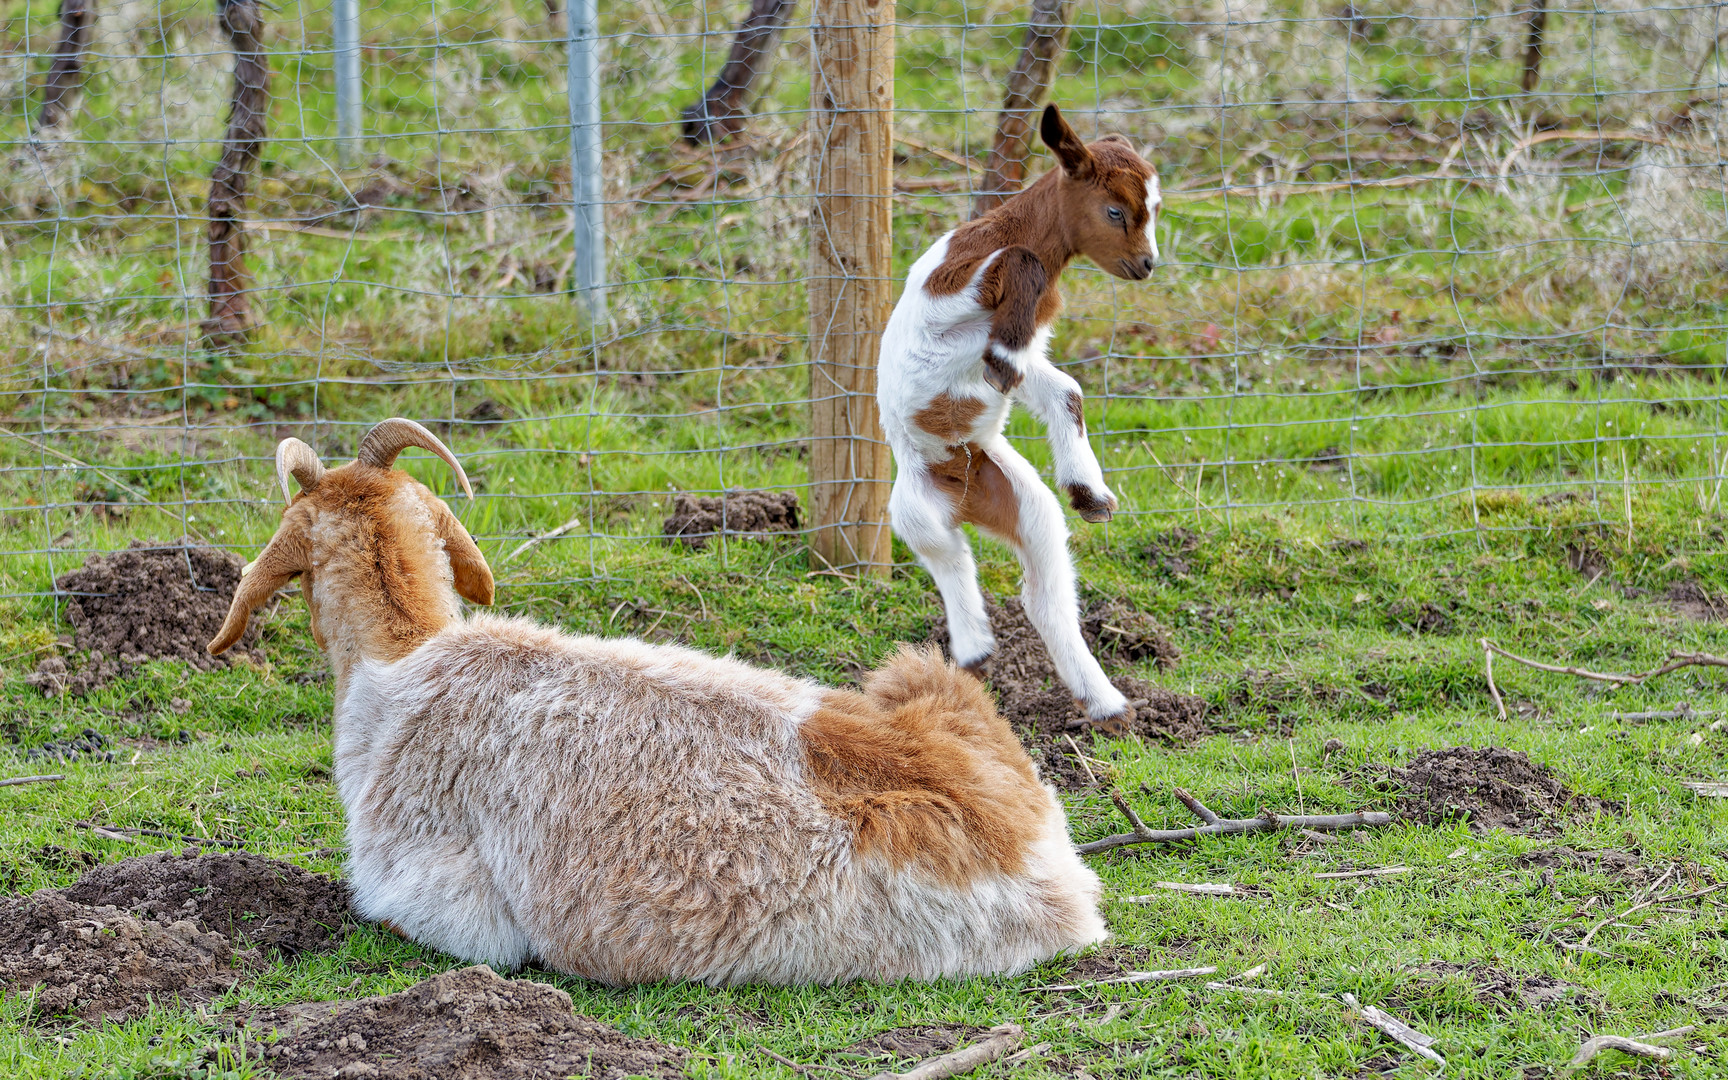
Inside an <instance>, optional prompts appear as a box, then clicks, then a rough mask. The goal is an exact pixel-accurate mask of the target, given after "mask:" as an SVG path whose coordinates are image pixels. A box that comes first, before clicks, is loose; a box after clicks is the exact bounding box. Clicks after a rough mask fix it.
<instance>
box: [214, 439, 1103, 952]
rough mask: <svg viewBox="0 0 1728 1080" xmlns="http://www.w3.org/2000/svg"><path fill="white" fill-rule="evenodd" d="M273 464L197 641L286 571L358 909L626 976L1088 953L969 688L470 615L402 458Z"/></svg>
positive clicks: (933, 675) (438, 934)
mask: <svg viewBox="0 0 1728 1080" xmlns="http://www.w3.org/2000/svg"><path fill="white" fill-rule="evenodd" d="M410 446H418V447H423V448H425V449H427V450H430V451H432V452H433V453H435V454H437V455H438V456H439V457H441V458H443V459H444V461H446V462H447V463H448V464H449V465H450V467H451V468H452V469H454V470H455V472H456V477H457V479H458V480H459V481H460V482H461V486H462V488H463V489H464V490H465V491H466V490H467V489H468V480H467V477H466V476H465V475H464V474H463V472H462V467H461V465H459V464H458V463H457V461H456V459H455V457H454V456H453V455H451V453H450V451H449V450H448V449H446V448H445V446H444V444H443V443H441V442H439V441H438V439H437V438H436V437H435V436H433V435H432V433H431V432H429V431H427V430H426V429H425V428H423V427H421V426H420V425H419V424H416V423H414V422H413V421H410V420H402V419H392V420H386V421H384V422H383V423H381V424H379V425H378V426H377V427H375V428H373V429H372V430H371V431H370V432H369V433H368V434H367V435H366V437H365V439H364V440H363V441H362V442H361V444H360V452H359V457H358V460H356V461H354V462H353V463H351V464H348V465H344V466H342V467H340V468H336V469H330V470H326V469H325V468H324V467H323V466H322V465H321V464H319V461H318V458H317V456H316V455H315V454H314V453H313V451H312V449H311V448H310V447H309V446H307V445H306V444H305V443H302V442H300V441H299V440H297V439H285V440H283V442H282V443H281V445H280V446H278V447H277V451H276V464H277V473H278V476H279V478H280V479H281V482H282V489H283V494H284V495H285V496H286V495H288V493H289V490H290V489H289V485H288V478H289V477H290V476H292V477H294V478H295V479H296V480H298V481H299V484H300V493H299V494H298V495H294V496H292V498H291V501H290V502H289V505H288V508H287V510H286V511H284V513H283V515H282V522H281V524H280V525H279V526H278V527H277V529H276V535H275V536H274V537H273V538H272V539H271V540H270V543H269V544H268V545H267V546H266V547H265V548H264V550H263V551H262V552H261V553H260V554H259V556H258V558H257V560H256V561H254V562H253V563H252V564H250V565H249V566H248V567H247V569H246V571H245V573H244V575H243V576H242V578H241V581H240V585H239V587H238V588H237V589H236V590H235V594H234V600H233V605H232V607H231V608H230V610H229V613H228V618H227V621H226V623H225V624H224V625H223V627H222V630H221V632H220V633H219V634H218V635H217V636H216V639H215V640H214V641H212V642H211V643H210V651H211V652H212V653H220V652H221V651H222V650H224V649H226V648H228V647H229V646H231V645H233V644H234V642H235V641H237V640H238V639H239V637H240V635H241V632H242V631H243V630H244V629H245V627H246V621H247V619H248V618H249V617H250V615H251V612H252V611H253V610H255V609H256V608H257V607H258V606H259V605H260V604H262V603H264V601H265V600H267V599H268V598H269V597H270V596H271V595H272V594H273V593H274V592H276V590H277V589H279V588H281V587H282V586H283V585H285V584H286V583H287V582H288V581H290V580H291V579H293V578H294V577H295V576H296V575H299V576H300V577H301V590H302V593H303V594H304V595H305V596H306V598H307V602H308V604H309V605H310V608H311V615H312V636H313V637H314V638H315V639H316V640H317V642H318V645H319V647H320V648H322V649H323V650H324V651H325V652H326V654H328V656H329V658H330V664H331V668H332V671H333V673H334V676H335V683H336V715H335V728H336V745H335V755H336V782H337V786H338V788H339V790H340V794H341V798H342V804H343V808H344V810H345V812H346V816H347V826H348V853H349V863H348V874H349V878H350V880H351V883H352V885H353V889H354V900H355V906H356V908H357V909H358V910H359V911H360V912H361V914H363V915H365V916H367V917H369V918H372V919H376V920H380V921H386V922H388V923H391V924H393V925H394V926H395V927H396V928H397V929H399V930H400V931H401V932H402V933H404V934H405V935H406V936H408V937H410V938H413V939H414V940H416V941H421V942H424V943H425V944H428V945H431V946H435V947H437V948H439V949H442V950H444V951H445V952H448V953H451V954H453V955H455V956H458V957H461V958H463V959H465V960H470V961H484V962H487V963H491V964H494V965H501V966H503V967H516V966H518V965H521V964H523V963H525V962H527V961H528V960H530V959H533V960H535V961H537V962H539V963H541V964H543V965H545V966H547V967H550V968H554V969H557V970H559V971H565V972H569V973H571V974H576V975H583V976H587V977H589V978H592V979H597V980H600V981H602V982H606V983H612V984H616V985H622V984H628V983H639V982H651V981H656V980H663V979H667V980H672V979H691V980H700V981H704V982H709V983H715V984H730V983H746V982H767V983H806V982H817V983H831V982H839V981H844V980H850V979H883V980H891V979H900V978H920V979H927V978H936V977H939V976H957V975H968V974H985V973H998V972H1002V973H1006V972H1015V971H1020V970H1023V969H1025V968H1026V967H1028V966H1030V965H1032V964H1034V963H1036V962H1038V961H1040V960H1043V959H1046V958H1048V957H1050V956H1053V955H1055V954H1057V953H1060V952H1063V951H1066V950H1072V949H1077V948H1079V947H1081V946H1084V945H1087V944H1090V943H1092V942H1096V941H1100V940H1102V939H1103V938H1104V936H1105V930H1104V924H1103V921H1102V920H1101V919H1100V917H1099V915H1098V910H1097V908H1098V896H1099V886H1098V879H1097V877H1096V876H1095V875H1094V874H1093V873H1092V872H1091V871H1090V870H1089V869H1087V868H1086V866H1085V865H1084V864H1083V863H1082V862H1081V861H1080V858H1079V856H1078V855H1077V854H1076V853H1075V851H1074V847H1073V845H1072V844H1070V843H1069V840H1068V834H1067V822H1066V820H1065V819H1064V816H1063V813H1062V810H1061V807H1060V806H1059V805H1058V803H1057V801H1056V798H1055V793H1054V792H1053V791H1052V790H1051V789H1049V788H1047V787H1045V786H1044V785H1042V784H1040V783H1039V781H1038V777H1037V773H1036V771H1035V770H1034V768H1033V765H1032V762H1031V760H1030V759H1029V758H1028V757H1027V756H1026V752H1025V750H1024V749H1022V748H1021V746H1020V744H1019V742H1018V741H1016V739H1015V738H1014V735H1013V733H1012V732H1011V731H1010V730H1009V729H1008V725H1007V724H1006V723H1005V722H1004V721H1003V720H1002V718H1001V717H1000V716H998V715H997V713H996V710H995V707H994V705H993V704H992V702H991V700H990V698H989V696H988V695H987V694H986V693H985V691H984V689H983V687H982V686H981V685H979V683H978V682H977V680H975V679H973V678H972V677H971V676H969V675H966V674H965V673H963V672H961V671H960V670H959V669H958V668H955V667H954V666H953V665H951V664H948V663H945V662H944V661H943V660H942V659H941V658H940V657H939V656H937V655H936V654H934V653H932V652H928V651H924V652H921V651H916V650H912V649H908V648H903V649H902V650H901V651H900V652H899V653H898V654H897V655H896V656H894V657H893V658H892V659H890V660H889V661H888V662H887V663H886V664H884V665H883V666H882V667H881V668H879V669H878V670H877V671H876V672H875V673H874V674H872V675H871V677H870V679H869V680H868V682H867V684H866V686H865V689H864V692H863V693H855V692H851V691H845V690H831V689H828V688H826V687H823V686H820V685H818V684H816V683H813V682H810V681H808V680H804V679H795V678H791V677H789V676H786V675H783V674H780V673H778V672H773V671H764V670H762V669H759V668H754V667H750V666H749V665H747V664H744V663H741V662H739V661H737V660H734V659H731V658H721V657H714V656H709V655H706V654H704V653H700V652H695V651H692V650H690V649H682V648H675V647H670V646H663V645H650V644H647V643H645V642H642V641H638V640H634V639H627V638H626V639H606V640H603V639H600V638H593V637H573V636H571V635H568V634H564V633H560V632H559V631H557V630H554V629H550V628H548V627H544V626H539V625H536V624H535V623H533V622H530V621H528V620H526V619H505V618H498V617H495V616H491V615H483V614H482V615H475V616H471V617H466V618H465V617H463V616H462V615H461V613H460V612H459V610H458V605H457V600H456V597H457V596H458V595H461V596H462V597H465V598H466V599H468V600H470V601H473V602H475V603H479V604H486V603H490V602H491V600H492V573H491V570H490V569H489V568H488V567H487V565H486V561H485V559H484V558H483V557H482V556H481V554H480V550H479V548H477V547H476V546H475V544H474V541H473V540H472V539H471V538H470V537H469V536H468V533H467V532H466V531H465V530H464V529H463V528H462V525H461V523H460V522H458V521H457V520H456V517H455V515H454V514H452V513H451V512H450V510H449V508H447V507H446V506H445V505H444V504H443V503H442V502H441V501H439V499H438V498H437V497H435V496H434V495H433V494H432V493H431V492H430V491H429V490H427V489H426V488H425V487H424V486H422V485H421V484H419V483H418V482H416V481H415V480H414V479H413V478H411V477H410V476H409V475H408V474H407V473H405V472H402V471H400V470H398V469H394V468H392V463H393V462H394V461H395V459H396V456H397V454H398V453H400V452H401V451H402V450H403V449H405V448H407V447H410Z"/></svg>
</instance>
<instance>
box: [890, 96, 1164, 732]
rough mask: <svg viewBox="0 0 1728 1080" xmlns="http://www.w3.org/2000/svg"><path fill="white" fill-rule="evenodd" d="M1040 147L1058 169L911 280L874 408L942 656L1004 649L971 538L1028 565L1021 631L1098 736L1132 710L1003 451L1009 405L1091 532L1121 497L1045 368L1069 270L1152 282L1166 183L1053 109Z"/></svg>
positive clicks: (1060, 535) (1051, 528) (1121, 148)
mask: <svg viewBox="0 0 1728 1080" xmlns="http://www.w3.org/2000/svg"><path fill="white" fill-rule="evenodd" d="M1040 134H1041V135H1042V136H1043V138H1044V142H1045V143H1046V145H1048V146H1049V147H1050V149H1051V150H1053V151H1054V152H1055V154H1056V160H1057V161H1058V162H1059V163H1060V165H1061V168H1060V169H1057V170H1054V171H1052V172H1049V173H1047V174H1045V175H1044V176H1042V177H1040V178H1039V179H1038V181H1037V182H1035V183H1034V184H1032V186H1031V187H1029V188H1027V189H1026V190H1025V191H1022V192H1021V193H1020V194H1018V195H1015V196H1014V197H1013V198H1011V199H1009V200H1008V201H1007V202H1005V203H1003V204H1002V205H1001V206H998V207H997V208H996V209H995V210H993V211H991V212H990V213H988V214H986V215H984V216H983V217H981V218H978V219H977V220H976V221H972V222H969V223H967V224H965V225H962V226H961V227H960V228H958V229H955V230H954V231H953V232H950V233H948V234H947V235H945V236H943V237H942V238H941V239H939V240H937V241H936V243H935V244H934V245H933V246H932V247H931V248H930V250H929V251H926V252H925V253H924V254H923V256H922V257H920V258H919V260H918V261H917V262H916V263H914V264H913V265H912V270H911V272H910V273H909V274H908V275H907V278H906V289H905V292H903V293H902V294H901V296H900V302H899V304H897V305H896V306H895V308H894V314H893V315H892V316H891V317H890V318H889V320H888V326H887V328H886V329H885V330H884V331H883V334H882V354H881V360H880V363H879V365H878V376H877V377H878V380H879V384H878V390H877V399H878V401H879V403H880V406H881V414H882V428H883V431H884V432H885V433H886V435H887V437H888V444H889V446H890V447H892V448H893V451H894V460H895V462H896V465H897V467H898V474H897V476H896V478H895V481H894V490H893V494H892V496H891V497H890V500H889V504H888V506H889V516H890V518H891V519H892V521H893V524H894V532H895V534H896V535H897V536H899V537H900V538H901V539H902V540H904V541H905V542H906V545H907V546H908V547H910V548H911V549H912V550H913V551H914V552H915V553H916V554H917V555H918V559H919V561H920V562H922V563H923V564H924V566H925V567H926V568H928V569H929V571H930V574H931V576H932V577H934V578H935V579H936V586H937V588H938V589H940V590H941V593H942V603H943V606H944V607H945V608H946V609H947V613H948V633H949V644H950V649H951V652H952V655H953V656H954V659H955V660H956V661H958V662H959V663H960V664H961V665H962V666H963V667H966V668H968V669H970V670H973V671H975V672H977V671H981V670H982V668H983V665H984V663H985V661H987V660H988V659H989V658H990V655H991V653H993V652H994V651H995V649H996V639H995V635H993V634H992V633H991V630H990V620H989V617H988V616H987V615H986V614H985V611H984V596H983V594H982V593H980V592H979V590H978V573H977V568H976V567H975V566H974V564H973V561H972V549H971V546H970V545H969V544H968V543H967V542H966V534H965V533H964V532H962V531H961V530H960V525H961V523H962V522H970V523H971V524H973V525H975V526H977V527H978V528H980V529H982V530H983V531H984V532H986V533H989V534H990V535H993V536H996V537H998V538H1000V539H1002V540H1005V541H1006V542H1007V543H1008V544H1009V545H1010V546H1011V547H1012V548H1013V549H1014V553H1015V555H1016V556H1018V557H1019V560H1020V565H1021V568H1022V573H1023V576H1024V583H1023V586H1022V593H1021V595H1022V598H1023V602H1024V604H1025V609H1026V616H1027V618H1028V619H1030V620H1031V622H1032V625H1033V626H1035V627H1037V629H1038V633H1039V636H1041V637H1042V638H1043V639H1044V644H1045V647H1046V648H1047V649H1048V650H1049V653H1050V660H1051V662H1052V663H1053V664H1054V665H1055V668H1056V672H1057V674H1058V675H1060V676H1061V677H1062V681H1063V682H1064V683H1065V684H1067V686H1068V689H1069V690H1070V691H1071V692H1072V693H1073V694H1074V696H1075V698H1077V699H1078V700H1079V701H1080V704H1081V705H1082V706H1083V707H1084V708H1085V710H1086V716H1087V718H1088V719H1089V720H1091V721H1094V722H1108V721H1113V720H1119V719H1120V718H1121V717H1122V716H1123V714H1124V713H1125V712H1126V709H1127V702H1126V701H1125V700H1124V699H1123V697H1122V694H1121V692H1120V691H1118V690H1117V689H1116V688H1115V687H1114V686H1112V685H1111V684H1110V680H1109V679H1107V678H1105V676H1104V670H1103V669H1102V668H1100V667H1099V666H1098V661H1097V660H1096V659H1094V658H1093V656H1092V654H1091V652H1090V651H1089V650H1088V649H1087V648H1086V641H1085V639H1084V638H1083V637H1082V636H1081V634H1080V610H1079V600H1078V597H1077V596H1076V594H1075V580H1074V565H1073V563H1072V562H1071V561H1070V560H1069V557H1068V529H1067V526H1066V525H1065V524H1064V522H1063V520H1062V508H1061V506H1060V505H1059V504H1058V503H1057V501H1056V498H1055V496H1054V495H1052V494H1051V492H1050V490H1049V489H1048V488H1047V487H1045V486H1044V482H1043V480H1042V479H1040V478H1039V476H1038V470H1037V469H1035V468H1033V467H1032V466H1031V464H1029V463H1028V462H1027V461H1026V459H1025V458H1023V457H1021V456H1020V454H1019V453H1018V452H1016V451H1015V450H1014V449H1013V448H1012V447H1010V446H1009V445H1008V443H1007V441H1006V440H1005V439H1004V438H1003V437H1002V428H1003V425H1004V424H1005V423H1006V422H1007V419H1008V409H1009V406H1010V404H1011V403H1012V401H1014V400H1018V401H1019V402H1021V403H1022V404H1024V405H1025V406H1026V407H1027V408H1028V409H1029V410H1031V412H1032V414H1033V415H1034V416H1036V417H1037V418H1038V419H1039V420H1040V421H1042V422H1043V423H1044V426H1045V428H1046V429H1047V431H1048V438H1049V441H1050V450H1051V454H1052V456H1053V457H1054V459H1055V466H1056V483H1057V485H1058V486H1059V487H1061V488H1062V489H1063V491H1064V492H1066V493H1067V495H1068V501H1069V503H1070V504H1071V505H1072V506H1073V507H1074V509H1075V510H1077V511H1079V512H1080V516H1081V517H1082V518H1084V519H1085V520H1087V521H1092V522H1099V521H1108V520H1110V516H1111V514H1113V513H1114V512H1115V510H1116V497H1115V496H1114V495H1112V494H1111V493H1110V489H1109V488H1107V487H1106V486H1105V485H1104V473H1103V470H1102V469H1100V468H1099V466H1098V459H1097V457H1096V456H1094V455H1093V453H1092V447H1091V445H1090V444H1089V443H1088V442H1087V441H1086V419H1085V412H1084V410H1083V408H1082V405H1083V402H1082V399H1081V396H1080V384H1079V383H1077V382H1075V381H1074V380H1073V379H1072V378H1071V377H1069V376H1068V375H1065V374H1063V373H1062V372H1061V371H1058V370H1057V369H1056V367H1055V365H1053V364H1051V362H1050V359H1049V356H1048V351H1049V342H1050V326H1051V324H1052V323H1053V322H1054V321H1055V319H1056V313H1057V310H1058V309H1059V308H1060V307H1061V305H1062V298H1061V296H1060V294H1058V293H1057V291H1056V279H1057V277H1058V275H1060V274H1061V273H1062V270H1063V268H1064V267H1066V266H1067V265H1068V264H1069V262H1071V261H1072V260H1073V259H1074V257H1075V256H1077V255H1085V256H1087V257H1088V258H1090V259H1091V260H1092V261H1093V262H1095V263H1097V264H1098V265H1099V266H1100V267H1102V268H1103V269H1104V270H1107V271H1109V272H1110V273H1111V274H1114V275H1115V276H1117V277H1120V278H1127V279H1129V280H1132V281H1141V280H1144V279H1145V278H1146V277H1148V276H1149V275H1150V274H1151V273H1152V268H1153V266H1154V264H1155V263H1156V261H1157V258H1158V242H1157V238H1156V237H1155V235H1154V232H1153V230H1154V226H1155V224H1156V221H1157V215H1158V209H1159V206H1160V203H1161V202H1162V199H1161V197H1160V194H1159V189H1158V174H1157V172H1156V170H1154V169H1153V167H1152V166H1151V165H1150V164H1149V163H1147V161H1146V160H1145V159H1144V158H1143V157H1141V156H1140V155H1139V154H1137V153H1135V151H1134V148H1133V146H1132V145H1131V144H1130V143H1129V142H1128V140H1127V139H1125V138H1123V137H1121V136H1119V135H1112V136H1109V137H1107V138H1103V139H1099V140H1098V141H1097V142H1094V143H1090V144H1088V143H1084V142H1082V141H1081V140H1080V137H1079V136H1078V135H1076V134H1075V133H1074V129H1073V128H1071V127H1069V125H1068V122H1067V121H1066V120H1065V119H1063V117H1062V113H1061V112H1060V110H1058V109H1057V108H1056V106H1055V105H1050V106H1047V107H1046V108H1045V110H1044V115H1043V118H1042V122H1041V124H1040Z"/></svg>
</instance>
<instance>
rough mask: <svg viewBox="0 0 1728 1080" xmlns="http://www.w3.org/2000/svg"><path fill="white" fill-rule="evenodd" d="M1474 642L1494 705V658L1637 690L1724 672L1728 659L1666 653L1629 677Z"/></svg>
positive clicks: (1624, 674)
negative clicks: (1665, 679)
mask: <svg viewBox="0 0 1728 1080" xmlns="http://www.w3.org/2000/svg"><path fill="white" fill-rule="evenodd" d="M1478 640H1479V641H1480V642H1481V643H1482V648H1483V649H1485V650H1486V651H1487V653H1488V665H1489V667H1488V685H1489V688H1490V689H1491V690H1492V691H1493V693H1494V695H1495V700H1496V701H1498V700H1499V691H1498V690H1495V689H1494V669H1493V657H1495V656H1497V655H1498V656H1504V657H1505V658H1506V659H1508V660H1511V661H1512V662H1514V663H1518V664H1523V665H1524V666H1525V667H1528V668H1535V669H1536V670H1537V671H1552V672H1553V673H1554V674H1556V675H1572V676H1575V677H1577V678H1580V679H1590V680H1592V681H1594V682H1605V683H1612V684H1614V685H1615V686H1639V685H1642V684H1643V683H1646V682H1648V681H1649V680H1651V679H1654V678H1656V677H1657V676H1659V675H1668V674H1671V673H1673V672H1676V671H1680V670H1682V669H1684V668H1689V667H1719V668H1728V657H1724V656H1716V655H1714V654H1713V653H1703V652H1695V653H1683V652H1676V653H1669V654H1668V659H1667V660H1666V661H1665V662H1664V663H1663V664H1662V666H1660V667H1654V668H1651V669H1650V670H1649V671H1636V672H1630V673H1628V672H1622V671H1591V670H1590V669H1589V668H1581V667H1572V666H1569V665H1565V664H1545V663H1543V662H1542V661H1540V660H1532V659H1530V658H1529V657H1527V656H1519V655H1518V654H1517V653H1515V652H1508V651H1506V650H1505V649H1503V648H1501V647H1500V646H1498V645H1496V644H1494V643H1493V642H1492V641H1489V640H1488V639H1487V638H1479V639H1478ZM1501 716H1502V717H1504V716H1505V709H1504V706H1502V709H1501Z"/></svg>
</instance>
